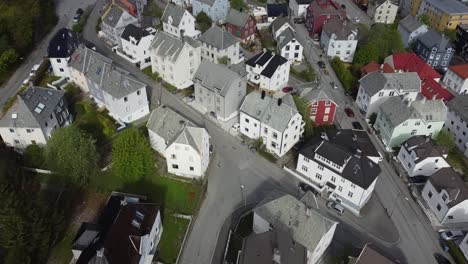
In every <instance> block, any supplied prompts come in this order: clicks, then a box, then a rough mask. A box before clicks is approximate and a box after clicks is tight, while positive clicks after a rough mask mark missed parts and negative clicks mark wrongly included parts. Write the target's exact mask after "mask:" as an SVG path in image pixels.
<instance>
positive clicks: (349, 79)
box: [331, 57, 357, 92]
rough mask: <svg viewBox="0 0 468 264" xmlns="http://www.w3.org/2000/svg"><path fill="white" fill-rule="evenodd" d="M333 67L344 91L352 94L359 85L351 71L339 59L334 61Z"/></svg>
mask: <svg viewBox="0 0 468 264" xmlns="http://www.w3.org/2000/svg"><path fill="white" fill-rule="evenodd" d="M331 66H332V68H333V70H334V71H335V73H336V76H338V79H340V82H341V84H342V85H343V87H344V89H345V90H346V91H348V92H351V91H352V90H353V89H354V87H355V86H356V84H357V78H356V77H354V76H353V75H352V74H351V71H350V70H349V69H348V68H346V66H345V64H344V63H343V62H342V61H341V60H340V58H338V57H334V58H333V59H332V61H331Z"/></svg>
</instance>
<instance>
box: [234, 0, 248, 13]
mask: <svg viewBox="0 0 468 264" xmlns="http://www.w3.org/2000/svg"><path fill="white" fill-rule="evenodd" d="M231 8H233V9H236V10H238V11H243V10H246V9H247V4H246V3H245V2H244V0H231Z"/></svg>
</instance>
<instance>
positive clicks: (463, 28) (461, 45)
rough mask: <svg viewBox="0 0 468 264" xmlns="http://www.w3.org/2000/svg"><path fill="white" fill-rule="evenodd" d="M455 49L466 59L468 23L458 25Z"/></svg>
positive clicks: (467, 56)
mask: <svg viewBox="0 0 468 264" xmlns="http://www.w3.org/2000/svg"><path fill="white" fill-rule="evenodd" d="M453 44H454V46H455V51H456V52H457V54H458V55H460V56H461V57H463V58H464V59H465V60H468V25H458V26H457V29H456V37H455V41H454V43H453Z"/></svg>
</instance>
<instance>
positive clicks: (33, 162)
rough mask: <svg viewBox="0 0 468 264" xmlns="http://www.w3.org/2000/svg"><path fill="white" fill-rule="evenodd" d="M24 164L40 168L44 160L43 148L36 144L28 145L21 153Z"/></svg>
mask: <svg viewBox="0 0 468 264" xmlns="http://www.w3.org/2000/svg"><path fill="white" fill-rule="evenodd" d="M23 158H24V165H25V166H27V167H31V168H42V166H43V165H44V162H45V157H44V149H43V148H42V147H40V146H38V145H36V144H32V145H29V146H28V147H27V148H26V149H25V150H24V153H23Z"/></svg>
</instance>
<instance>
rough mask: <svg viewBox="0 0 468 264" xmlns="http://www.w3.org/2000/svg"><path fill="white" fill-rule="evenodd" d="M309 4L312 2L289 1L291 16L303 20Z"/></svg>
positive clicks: (304, 0)
mask: <svg viewBox="0 0 468 264" xmlns="http://www.w3.org/2000/svg"><path fill="white" fill-rule="evenodd" d="M310 3H312V0H290V1H289V10H291V16H295V17H303V18H305V16H306V13H307V7H309V5H310Z"/></svg>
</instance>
